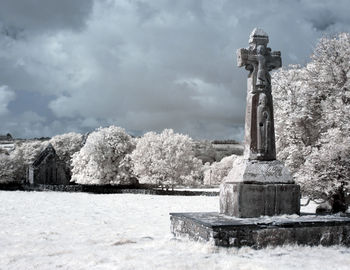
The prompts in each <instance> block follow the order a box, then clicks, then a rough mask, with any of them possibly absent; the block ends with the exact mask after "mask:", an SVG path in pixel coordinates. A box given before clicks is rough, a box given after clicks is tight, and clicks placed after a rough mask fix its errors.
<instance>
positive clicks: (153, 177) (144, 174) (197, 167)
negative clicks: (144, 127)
mask: <svg viewBox="0 0 350 270" xmlns="http://www.w3.org/2000/svg"><path fill="white" fill-rule="evenodd" d="M131 160H132V162H133V166H134V168H133V170H134V173H135V174H136V175H137V176H138V177H139V180H140V183H149V184H157V185H162V186H174V185H195V184H197V183H198V181H199V179H200V176H201V173H200V172H201V167H202V163H201V161H200V160H199V159H197V158H195V156H194V152H193V141H192V139H191V138H190V137H188V136H187V135H183V134H178V133H174V131H173V130H172V129H165V130H164V131H163V132H162V133H160V134H157V133H155V132H148V133H146V134H145V135H144V136H143V137H141V138H139V139H137V144H136V149H135V150H134V152H133V153H132V154H131Z"/></svg>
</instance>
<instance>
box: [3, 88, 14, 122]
mask: <svg viewBox="0 0 350 270" xmlns="http://www.w3.org/2000/svg"><path fill="white" fill-rule="evenodd" d="M14 98H15V93H14V92H13V91H12V90H11V89H10V88H9V87H8V86H7V85H3V86H0V116H2V115H6V114H8V112H9V111H8V108H7V107H8V104H9V102H10V101H12V100H14Z"/></svg>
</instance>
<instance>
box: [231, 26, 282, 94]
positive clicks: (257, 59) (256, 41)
mask: <svg viewBox="0 0 350 270" xmlns="http://www.w3.org/2000/svg"><path fill="white" fill-rule="evenodd" d="M268 42H269V37H268V35H267V34H266V33H265V32H264V31H263V30H261V29H259V28H255V29H254V30H253V32H252V33H251V34H250V38H249V48H247V49H244V48H242V49H239V50H238V51H237V64H238V66H239V67H243V66H245V68H246V69H247V70H249V71H250V74H249V76H248V77H251V78H252V79H253V80H252V82H253V85H252V86H253V87H251V90H252V91H254V92H255V91H259V90H260V91H264V90H267V91H271V76H270V73H269V72H270V71H272V70H273V69H277V68H280V67H281V66H282V59H281V52H279V51H274V52H271V48H269V47H267V43H268Z"/></svg>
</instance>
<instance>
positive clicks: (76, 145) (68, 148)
mask: <svg viewBox="0 0 350 270" xmlns="http://www.w3.org/2000/svg"><path fill="white" fill-rule="evenodd" d="M49 142H50V143H51V144H52V146H53V147H54V148H55V150H56V154H57V155H58V157H59V158H60V159H61V160H62V161H64V162H65V163H66V164H67V167H68V168H69V169H71V168H72V166H71V163H72V161H71V160H72V156H73V154H74V153H76V152H78V151H79V150H80V149H81V147H82V144H83V135H81V134H79V133H75V132H70V133H65V134H62V135H56V136H54V137H52V138H51V140H50V141H49Z"/></svg>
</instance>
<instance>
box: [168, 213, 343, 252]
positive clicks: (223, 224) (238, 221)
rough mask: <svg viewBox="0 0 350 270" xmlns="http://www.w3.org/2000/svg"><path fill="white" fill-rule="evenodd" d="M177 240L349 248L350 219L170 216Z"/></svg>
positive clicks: (215, 214)
mask: <svg viewBox="0 0 350 270" xmlns="http://www.w3.org/2000/svg"><path fill="white" fill-rule="evenodd" d="M170 219H171V232H172V233H173V234H174V235H175V236H177V237H179V236H180V237H186V238H190V239H193V240H199V241H209V242H211V243H213V244H214V245H216V246H223V247H242V246H250V247H252V248H264V247H266V246H280V245H286V244H288V245H291V244H299V245H324V246H329V245H346V246H350V217H349V216H340V215H329V216H317V215H305V214H304V215H303V214H302V215H301V216H297V215H290V216H273V217H260V218H235V217H229V216H226V215H222V214H219V213H212V212H208V213H170Z"/></svg>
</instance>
